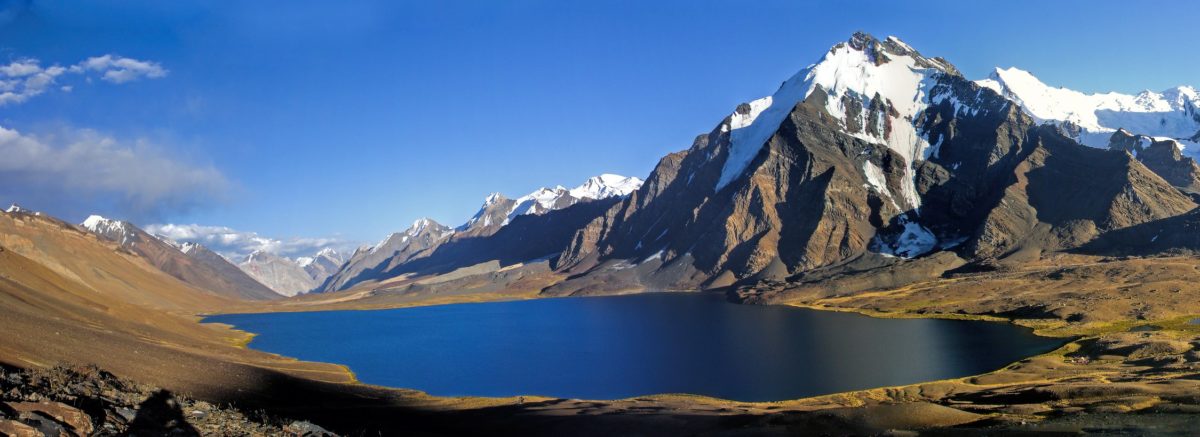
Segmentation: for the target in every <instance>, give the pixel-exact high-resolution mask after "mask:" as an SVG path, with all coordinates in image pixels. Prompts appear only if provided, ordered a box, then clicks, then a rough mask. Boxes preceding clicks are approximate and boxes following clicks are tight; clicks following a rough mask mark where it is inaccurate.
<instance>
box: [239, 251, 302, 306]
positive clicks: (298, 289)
mask: <svg viewBox="0 0 1200 437" xmlns="http://www.w3.org/2000/svg"><path fill="white" fill-rule="evenodd" d="M238 267H239V268H241V269H242V271H244V272H246V273H247V274H249V275H250V276H252V277H254V279H256V280H258V281H259V282H261V283H263V284H265V285H266V286H268V287H270V288H271V289H272V290H274V291H275V292H276V293H279V294H281V295H284V296H295V295H297V294H303V293H307V292H309V291H311V290H312V289H313V288H316V287H317V285H320V283H318V282H317V281H315V280H313V278H312V277H311V276H309V274H308V272H306V271H304V268H303V267H300V265H299V264H297V263H296V262H294V261H292V260H290V259H287V258H284V257H281V256H278V255H275V254H272V253H269V252H265V251H261V250H257V251H254V252H253V253H251V254H250V255H249V256H247V257H246V259H245V260H244V261H242V262H241V263H238Z"/></svg>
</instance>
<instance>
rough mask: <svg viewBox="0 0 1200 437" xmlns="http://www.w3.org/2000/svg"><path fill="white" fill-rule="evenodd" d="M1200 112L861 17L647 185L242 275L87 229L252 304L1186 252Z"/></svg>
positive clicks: (596, 188)
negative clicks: (463, 281)
mask: <svg viewBox="0 0 1200 437" xmlns="http://www.w3.org/2000/svg"><path fill="white" fill-rule="evenodd" d="M1198 107H1200V95H1198V93H1197V91H1196V90H1195V89H1194V88H1190V87H1178V88H1173V89H1170V90H1166V91H1162V92H1150V91H1146V92H1142V93H1139V94H1137V95H1126V94H1118V93H1107V94H1084V93H1080V92H1076V91H1071V90H1068V89H1064V88H1055V87H1051V86H1048V85H1045V84H1044V83H1042V82H1041V81H1040V80H1038V79H1037V78H1036V77H1034V76H1033V75H1032V74H1030V73H1028V72H1025V71H1022V70H1019V69H1016V68H1009V69H997V70H995V71H994V72H993V73H992V74H991V75H990V76H989V77H987V78H985V79H982V80H970V79H967V78H965V77H964V76H963V75H962V74H961V73H960V72H959V71H958V70H957V69H956V68H955V67H954V65H953V64H951V63H950V62H949V61H947V60H945V59H942V58H938V57H927V56H924V55H922V54H921V53H919V52H918V51H917V50H916V49H914V48H912V47H910V46H909V45H907V44H905V43H904V42H902V41H900V40H899V39H897V38H894V37H888V38H885V39H883V40H879V39H876V38H874V37H872V36H870V35H867V34H863V33H857V34H855V35H853V36H852V37H851V38H850V39H849V40H847V41H845V42H842V43H839V44H837V45H835V46H833V47H832V48H831V49H830V50H829V51H828V52H827V53H825V54H824V56H823V57H821V59H820V60H819V61H818V62H817V63H815V64H813V65H811V66H809V67H806V68H804V69H803V70H801V71H799V72H798V73H796V74H795V75H793V76H792V77H791V78H789V79H787V80H786V81H784V82H783V84H782V86H781V87H780V88H779V90H778V91H776V92H775V93H774V94H773V95H771V96H767V97H763V98H760V99H757V100H754V101H751V102H748V103H744V104H741V105H738V106H737V107H736V108H734V110H733V112H731V113H730V114H728V115H727V116H726V117H725V118H724V119H722V120H721V121H720V122H719V123H717V125H716V126H715V127H714V128H713V129H712V130H711V131H710V132H708V133H706V134H703V135H700V136H698V137H696V139H695V140H694V141H693V144H692V146H691V147H689V148H688V149H686V150H683V151H680V152H676V153H672V154H669V155H667V156H666V157H664V158H662V159H661V160H660V161H659V163H658V165H657V166H656V167H655V169H654V171H653V172H652V173H651V174H650V175H649V176H648V177H647V179H646V180H645V181H644V183H643V180H641V179H639V178H636V177H623V176H617V175H611V174H604V175H600V176H596V177H593V178H590V179H588V180H587V181H585V182H584V183H583V184H581V185H579V186H577V187H575V188H569V189H568V188H565V187H563V186H556V187H554V188H540V189H538V190H535V191H533V192H531V193H529V194H526V195H524V196H519V197H516V198H508V197H505V196H504V195H501V194H499V193H495V194H492V195H490V196H488V197H487V198H486V199H484V202H483V204H482V205H481V207H480V208H479V210H478V212H477V213H476V214H475V215H474V216H472V217H471V218H470V219H469V220H467V222H466V223H464V224H462V225H460V226H457V227H450V226H446V225H442V224H440V223H437V222H435V221H433V220H430V219H421V220H418V221H416V222H415V223H413V224H412V226H410V227H409V228H408V229H405V230H403V231H399V232H396V233H393V234H391V235H388V236H387V237H386V238H384V239H383V240H382V241H380V242H379V243H378V244H376V245H374V246H370V247H361V248H359V249H358V250H356V251H355V252H354V253H353V254H351V255H350V256H349V257H346V258H343V257H342V256H341V255H340V254H338V253H337V252H335V251H331V250H324V251H321V252H320V253H317V254H314V255H312V256H309V257H301V258H297V259H288V258H283V257H280V256H277V255H274V254H271V253H267V252H262V251H260V252H255V253H252V254H250V255H249V256H248V257H247V258H246V259H244V260H239V261H240V262H239V263H238V264H237V266H236V267H237V268H236V269H234V268H231V267H233V265H232V264H231V263H229V262H228V261H226V260H224V259H222V258H221V257H220V256H217V255H216V254H214V253H212V252H211V251H209V250H207V249H205V248H204V247H203V246H199V245H196V244H192V243H177V242H174V241H171V240H170V239H166V238H161V239H160V238H155V237H152V236H150V235H148V234H146V233H145V232H144V231H142V230H140V229H138V228H137V227H135V226H132V225H130V224H128V223H125V222H121V221H114V220H108V219H104V218H102V217H98V216H96V217H91V218H89V219H88V220H87V221H85V222H84V223H83V224H82V227H83V228H85V229H87V230H89V231H90V232H92V233H95V234H97V235H99V236H101V237H103V238H104V239H106V240H109V241H112V242H115V243H117V244H119V245H120V246H121V247H122V248H124V249H125V250H128V251H131V252H134V253H137V254H139V255H140V256H142V257H145V258H147V259H149V260H151V261H152V264H154V265H156V266H159V268H161V269H163V271H165V272H167V273H169V274H171V275H172V276H175V277H177V278H180V279H182V280H184V281H185V282H188V283H191V284H193V285H196V286H199V287H202V288H205V289H210V290H214V291H217V292H220V293H224V294H227V295H230V296H237V297H244V298H252V299H266V298H272V297H276V295H285V296H294V295H297V294H301V293H307V292H310V291H315V292H333V291H339V290H347V289H372V290H390V289H394V288H396V287H399V286H401V285H402V284H406V283H412V281H416V280H418V279H419V278H422V277H429V276H431V275H444V274H451V273H452V274H453V275H454V276H453V277H456V278H458V277H469V276H472V275H475V276H478V277H479V278H485V277H487V275H495V274H496V272H498V271H501V270H505V269H512V268H519V267H520V266H522V265H526V264H537V265H540V266H542V267H538V268H539V269H544V270H548V271H552V272H554V274H555V275H558V277H559V278H560V279H561V280H556V281H555V282H556V283H554V284H553V285H551V286H549V287H547V288H545V289H544V290H541V291H542V293H545V294H553V295H564V294H568V295H569V294H593V293H613V292H626V291H636V290H644V289H704V288H716V287H725V286H730V285H737V284H752V283H756V282H761V281H785V282H786V281H804V280H806V279H805V278H818V277H825V276H827V275H832V274H837V275H845V274H860V273H863V272H871V271H878V270H879V269H881V268H893V266H898V265H914V266H920V267H919V268H918V267H914V268H913V271H914V272H920V275H933V274H940V273H941V272H945V271H949V270H952V269H989V268H999V267H1002V266H1004V265H1007V264H1014V263H1021V262H1023V261H1024V260H1028V259H1033V258H1037V257H1040V256H1043V255H1044V254H1049V253H1054V252H1064V251H1066V252H1080V251H1087V252H1090V253H1118V252H1119V253H1142V254H1145V253H1158V252H1161V251H1181V250H1182V251H1188V250H1195V249H1200V241H1193V240H1195V239H1194V238H1190V237H1188V235H1189V233H1188V232H1186V231H1185V230H1186V229H1190V228H1191V227H1193V226H1197V225H1200V222H1198V221H1197V219H1194V218H1193V215H1194V214H1192V213H1191V211H1192V210H1193V209H1194V208H1195V207H1196V206H1197V204H1196V199H1195V198H1193V195H1196V194H1197V193H1200V191H1198V190H1200V165H1197V163H1196V162H1195V160H1194V159H1193V158H1194V157H1195V156H1200V144H1198V141H1200V110H1198V109H1197V108H1198ZM10 211H20V210H19V208H18V209H17V210H13V209H10ZM1152 231H1153V235H1151V233H1152ZM1159 235H1162V236H1163V238H1161V239H1160V238H1157V237H1158V236H1159ZM1168 236H1169V237H1168ZM455 272H457V273H455ZM916 274H917V273H912V274H900V275H894V276H895V279H894V280H895V281H904V280H911V279H912V278H913V277H914V276H913V275H916ZM479 275H483V276H479ZM481 280H483V279H481Z"/></svg>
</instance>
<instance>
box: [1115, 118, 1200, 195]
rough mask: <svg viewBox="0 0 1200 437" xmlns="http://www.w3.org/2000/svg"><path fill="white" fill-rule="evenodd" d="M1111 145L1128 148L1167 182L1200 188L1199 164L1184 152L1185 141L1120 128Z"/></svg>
mask: <svg viewBox="0 0 1200 437" xmlns="http://www.w3.org/2000/svg"><path fill="white" fill-rule="evenodd" d="M1108 147H1109V148H1110V149H1115V150H1124V151H1126V152H1129V153H1130V154H1132V155H1133V156H1134V157H1136V158H1137V160H1138V161H1141V162H1142V164H1144V165H1145V166H1146V167H1147V168H1149V169H1150V170H1151V171H1153V172H1154V173H1155V174H1158V175H1159V176H1161V177H1162V178H1163V179H1165V180H1166V181H1167V182H1169V183H1171V185H1174V186H1176V187H1179V188H1183V189H1185V190H1189V191H1196V190H1200V165H1197V164H1196V161H1195V160H1194V159H1192V158H1190V157H1185V156H1183V151H1182V150H1183V147H1184V146H1183V145H1182V144H1180V143H1179V142H1178V141H1175V140H1171V139H1166V138H1154V137H1150V136H1146V135H1137V134H1133V133H1131V132H1129V131H1127V130H1124V129H1118V130H1117V131H1116V132H1114V133H1113V135H1112V137H1111V138H1109V140H1108Z"/></svg>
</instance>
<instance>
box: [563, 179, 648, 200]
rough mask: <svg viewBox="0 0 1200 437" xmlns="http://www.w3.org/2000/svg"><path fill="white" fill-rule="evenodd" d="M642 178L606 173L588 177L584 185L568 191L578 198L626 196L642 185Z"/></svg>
mask: <svg viewBox="0 0 1200 437" xmlns="http://www.w3.org/2000/svg"><path fill="white" fill-rule="evenodd" d="M642 182H643V181H642V180H641V179H640V178H637V177H633V176H630V177H625V176H621V175H615V174H610V173H605V174H602V175H600V176H593V177H590V178H588V180H587V181H586V182H584V183H583V184H582V185H580V186H578V187H575V188H572V189H570V190H569V191H568V192H569V193H570V194H571V196H572V197H575V198H577V199H605V198H609V197H614V196H626V195H629V193H632V192H634V191H636V190H637V189H638V188H641V187H642Z"/></svg>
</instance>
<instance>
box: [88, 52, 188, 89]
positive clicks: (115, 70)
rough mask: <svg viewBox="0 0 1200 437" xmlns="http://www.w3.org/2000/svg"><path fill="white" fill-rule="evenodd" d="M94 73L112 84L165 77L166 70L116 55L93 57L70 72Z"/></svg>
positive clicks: (156, 65) (155, 63)
mask: <svg viewBox="0 0 1200 437" xmlns="http://www.w3.org/2000/svg"><path fill="white" fill-rule="evenodd" d="M75 69H78V70H84V71H95V72H98V73H100V74H102V76H101V79H104V80H107V81H109V82H112V83H125V82H131V81H135V80H138V79H141V78H150V79H157V78H160V77H164V76H166V75H167V70H166V69H164V68H163V67H162V65H159V63H157V62H150V61H139V60H137V59H133V58H125V57H121V56H116V55H104V56H93V57H90V58H87V60H85V61H83V62H80V63H79V64H77V65H76V66H75V67H72V70H75Z"/></svg>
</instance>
